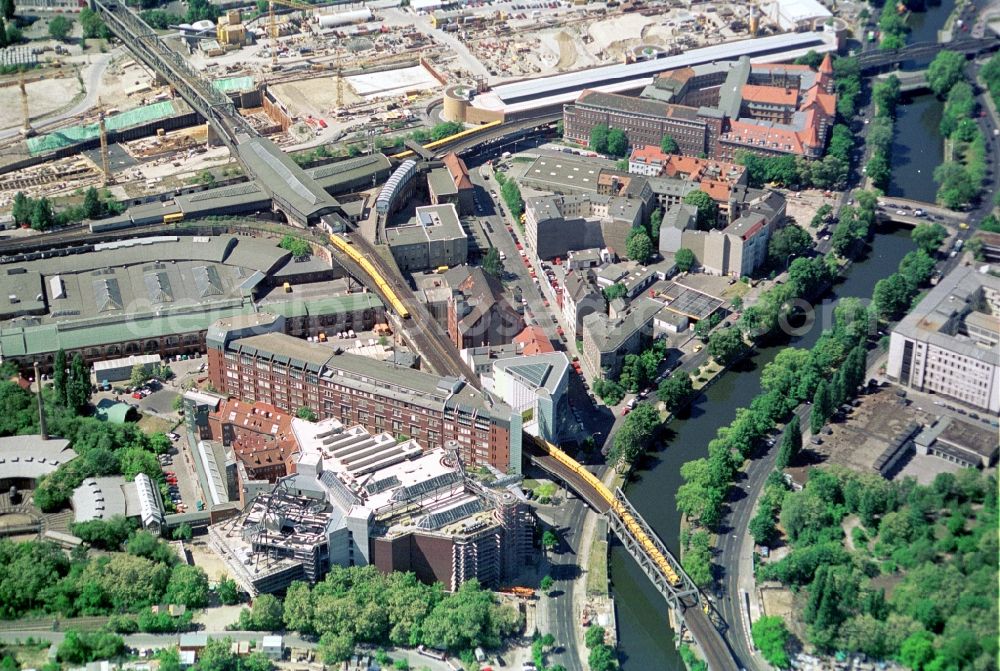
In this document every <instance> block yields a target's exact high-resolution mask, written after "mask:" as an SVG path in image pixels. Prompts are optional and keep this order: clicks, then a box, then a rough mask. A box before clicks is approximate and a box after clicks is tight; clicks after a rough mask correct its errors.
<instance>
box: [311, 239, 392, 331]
mask: <svg viewBox="0 0 1000 671" xmlns="http://www.w3.org/2000/svg"><path fill="white" fill-rule="evenodd" d="M329 239H330V242H331V244H333V246H334V247H336V248H337V249H339V250H340V251H342V252H344V253H345V254H347V255H348V256H349V257H350V258H351V260H352V261H354V262H355V263H356V264H358V266H360V267H361V270H362V271H363V272H364V273H365V274H366V275H368V276H369V277H371V278H372V279H373V280H374V281H375V286H376V287H378V290H379V291H380V292H381V293H382V295H383V296H385V299H386V301H387V302H388V303H389V307H390V308H392V309H393V311H394V312H395V313H396V314H398V315H399V316H400V317H401V318H402V319H409V318H410V311H409V310H407V309H406V306H405V305H404V304H403V301H402V300H400V298H399V295H398V294H397V293H396V291H395V289H393V288H392V287H391V286H390V285H389V283H388V282H386V281H385V278H383V277H382V274H381V273H379V272H378V270H377V269H376V268H375V266H374V265H373V264H372V262H371V261H369V260H368V259H367V258H366V257H365V256H363V255H362V254H361V253H360V252H358V250H357V249H355V247H354V246H353V245H352V244H351V242H350V241H349V240H347V239H345V238H342V237H341V236H339V235H333V234H331V235H330V236H329Z"/></svg>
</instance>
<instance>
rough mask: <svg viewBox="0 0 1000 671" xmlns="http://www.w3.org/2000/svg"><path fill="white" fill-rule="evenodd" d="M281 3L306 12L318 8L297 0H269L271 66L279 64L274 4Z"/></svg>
mask: <svg viewBox="0 0 1000 671" xmlns="http://www.w3.org/2000/svg"><path fill="white" fill-rule="evenodd" d="M275 5H281V6H283V7H290V8H292V9H300V10H302V11H304V12H312V11H315V10H316V7H314V6H313V5H309V4H306V3H304V2H295V0H268V3H267V34H268V35H270V37H271V67H274V66H276V65H277V64H278V24H277V23H275V21H274V6H275Z"/></svg>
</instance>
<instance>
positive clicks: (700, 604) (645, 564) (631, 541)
mask: <svg viewBox="0 0 1000 671" xmlns="http://www.w3.org/2000/svg"><path fill="white" fill-rule="evenodd" d="M524 444H525V446H526V447H525V453H526V454H527V455H528V458H529V459H530V460H531V462H532V463H534V464H535V465H536V466H538V467H539V468H541V469H542V470H544V471H546V472H548V473H550V474H551V475H553V476H554V477H556V478H557V479H559V480H561V481H562V482H564V483H565V484H566V486H568V487H569V488H570V489H572V490H573V491H574V492H575V493H576V494H577V495H578V496H579V497H580V498H581V499H582V500H583V501H585V502H586V503H587V505H589V506H590V507H591V508H593V509H594V510H595V511H597V512H598V513H600V514H601V515H604V516H606V517H607V519H608V523H609V526H610V527H611V529H612V531H614V532H615V535H616V536H618V538H619V539H620V540H621V542H622V544H623V545H624V546H625V549H626V550H627V551H628V553H629V554H630V555H631V556H632V558H633V559H635V561H636V562H637V563H638V564H639V567H640V568H641V569H642V571H643V573H645V574H646V576H647V577H648V578H649V579H650V581H652V583H653V585H654V586H655V587H656V589H657V591H658V592H659V593H660V594H661V595H662V596H663V598H664V599H665V600H666V601H667V604H668V605H669V606H670V609H671V611H672V614H673V617H674V619H675V620H676V622H677V623H678V624H679V625H680V626H682V627H686V628H687V629H688V631H690V632H691V636H692V637H693V638H694V641H695V643H696V644H697V646H698V648H699V650H700V651H701V653H702V656H703V657H704V658H705V661H706V662H707V663H708V668H709V669H711V671H737V670H738V669H739V668H740V667H739V665H738V664H737V662H736V659H735V657H734V656H733V653H732V651H731V650H730V649H729V646H728V645H727V644H726V641H725V639H724V638H723V636H722V634H721V633H720V631H719V627H717V626H716V622H715V621H713V616H712V615H710V611H709V610H708V608H707V607H706V602H704V601H703V600H702V598H701V596H700V593H699V591H698V588H697V587H696V586H695V585H694V583H693V582H692V581H691V578H689V577H688V576H687V574H686V573H685V572H684V569H682V568H681V566H680V562H678V561H677V560H676V559H675V558H674V556H673V555H672V554H670V551H669V550H667V548H666V547H665V546H664V545H663V541H661V540H660V539H659V538H658V537H657V536H656V533H655V532H653V530H652V529H651V528H650V527H649V525H648V524H647V523H646V521H645V520H643V519H642V517H641V516H640V515H639V513H638V512H637V511H636V510H635V508H633V507H632V504H631V503H629V500H628V499H627V498H626V497H625V494H624V493H623V492H622V491H621V489H616V490H615V491H614V492H613V493H612V492H611V491H610V490H609V489H608V488H607V487H605V486H604V484H603V483H601V481H600V480H598V479H597V478H596V477H595V476H594V475H593V474H591V473H590V472H589V471H587V470H586V469H585V468H584V467H583V466H582V465H580V464H578V463H577V462H576V461H575V460H573V459H572V458H571V457H569V456H568V455H566V453H565V452H562V451H561V450H559V449H558V448H556V447H555V446H552V445H549V444H547V443H544V442H540V441H537V440H534V439H532V438H531V437H530V436H527V435H526V436H525V441H524ZM714 619H715V620H716V621H718V622H719V624H722V622H721V618H718V617H715V618H714Z"/></svg>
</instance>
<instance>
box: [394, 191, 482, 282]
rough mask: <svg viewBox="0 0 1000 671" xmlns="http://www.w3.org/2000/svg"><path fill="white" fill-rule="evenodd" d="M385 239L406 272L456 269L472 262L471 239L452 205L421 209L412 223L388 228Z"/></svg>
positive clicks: (399, 264)
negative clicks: (443, 268) (470, 259)
mask: <svg viewBox="0 0 1000 671" xmlns="http://www.w3.org/2000/svg"><path fill="white" fill-rule="evenodd" d="M385 237H386V242H387V243H388V245H389V249H390V250H391V251H392V256H393V258H394V259H396V264H397V265H398V266H399V269H400V270H402V271H404V272H406V271H420V270H433V269H435V268H439V267H441V266H457V265H461V264H463V263H465V262H466V261H467V260H468V258H469V239H468V236H467V235H466V233H465V230H464V229H463V228H462V222H460V221H459V219H458V212H457V211H456V210H455V205H454V204H453V203H447V204H443V205H430V206H427V207H418V208H416V216H415V217H414V219H413V220H411V221H410V222H408V223H406V224H404V225H402V226H390V227H387V228H386V229H385Z"/></svg>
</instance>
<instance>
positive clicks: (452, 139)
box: [392, 120, 503, 159]
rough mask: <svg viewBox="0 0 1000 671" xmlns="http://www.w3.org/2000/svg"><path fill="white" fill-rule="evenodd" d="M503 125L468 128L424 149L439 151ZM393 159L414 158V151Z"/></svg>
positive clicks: (396, 155)
mask: <svg viewBox="0 0 1000 671" xmlns="http://www.w3.org/2000/svg"><path fill="white" fill-rule="evenodd" d="M502 124H503V121H500V120H497V121H490V122H489V123H484V124H482V125H480V126H475V127H473V128H467V129H465V130H463V131H460V132H458V133H455V134H454V135H449V136H448V137H443V138H441V139H440V140H435V141H434V142H428V143H427V144H425V145H424V149H430V150H433V149H439V148H441V147H444V146H445V145H447V144H450V143H452V142H457V141H459V140H464V139H465V138H467V137H472V136H473V135H476V134H477V133H482V132H483V131H484V130H489V129H490V128H495V127H497V126H500V125H502ZM392 158H395V159H404V158H413V150H412V149H407V150H405V151H401V152H399V153H398V154H393V156H392Z"/></svg>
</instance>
